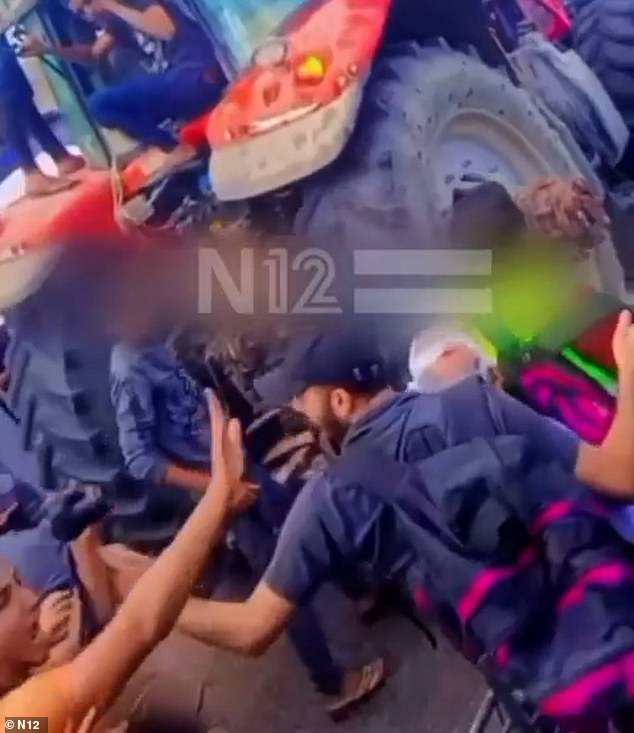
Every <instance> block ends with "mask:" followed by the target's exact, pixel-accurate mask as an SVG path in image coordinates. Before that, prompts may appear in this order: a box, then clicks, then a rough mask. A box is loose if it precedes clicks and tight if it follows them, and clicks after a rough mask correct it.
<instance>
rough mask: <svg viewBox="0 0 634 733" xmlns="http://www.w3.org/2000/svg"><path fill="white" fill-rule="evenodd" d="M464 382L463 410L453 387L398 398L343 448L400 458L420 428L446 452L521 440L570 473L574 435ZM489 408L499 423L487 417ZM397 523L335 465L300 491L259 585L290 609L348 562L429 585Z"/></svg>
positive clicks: (368, 418)
mask: <svg viewBox="0 0 634 733" xmlns="http://www.w3.org/2000/svg"><path fill="white" fill-rule="evenodd" d="M470 381H471V382H472V393H473V395H474V400H475V401H474V402H470V404H469V406H468V407H466V406H465V405H462V404H460V403H458V404H456V401H457V400H461V399H462V397H461V394H462V392H461V390H459V389H456V388H452V389H449V390H446V391H445V392H441V393H439V394H431V395H427V394H413V393H408V394H404V395H398V396H395V397H393V398H391V399H389V400H388V401H386V402H384V403H383V404H381V405H378V406H377V407H375V408H373V409H372V410H370V411H369V412H368V413H367V414H366V415H365V416H364V417H362V418H361V419H360V420H359V421H358V422H357V423H355V425H354V426H353V427H352V429H351V430H350V432H349V435H348V437H347V441H346V442H347V443H348V444H349V443H350V442H352V441H363V443H364V444H365V445H367V446H368V448H370V449H375V450H380V451H384V452H386V453H388V454H389V455H390V456H392V457H394V458H397V459H399V460H403V459H405V458H406V457H407V451H408V448H409V447H410V446H411V445H412V444H413V443H414V442H415V441H414V440H413V439H414V438H416V436H417V435H418V434H419V433H420V429H421V427H423V426H433V427H434V428H437V429H438V433H439V434H440V435H442V437H443V439H444V441H445V444H446V445H447V446H451V445H456V444H458V443H461V442H465V441H468V440H470V439H472V438H475V437H488V436H493V435H495V434H498V433H508V434H510V435H521V436H525V437H526V438H527V439H528V440H529V441H530V442H531V443H532V445H533V446H534V447H535V449H536V450H537V451H538V455H541V456H543V458H544V462H550V461H553V460H555V461H558V462H561V463H563V464H564V465H565V467H566V468H567V469H569V470H570V471H572V470H573V469H574V466H575V463H576V460H577V453H578V448H579V440H578V438H577V437H576V436H575V435H574V434H572V433H570V432H569V431H566V430H561V429H560V427H559V426H558V425H556V424H555V423H554V422H553V421H552V420H550V419H549V418H546V417H543V416H541V415H539V414H538V413H536V412H534V411H533V410H531V409H530V408H529V407H526V406H525V405H523V404H521V403H520V402H518V401H516V400H514V399H513V398H512V397H509V396H508V395H506V394H504V393H503V392H501V391H500V390H498V389H496V388H494V387H491V386H489V385H487V384H485V383H484V382H482V381H481V380H479V379H477V378H474V379H473V380H470ZM462 386H464V385H462ZM461 388H462V387H461ZM478 404H481V408H478V407H477V405H478ZM491 408H493V411H494V412H495V413H497V415H498V416H499V420H497V421H496V420H494V419H493V417H492V410H491ZM457 416H458V417H459V419H456V418H457ZM344 450H345V444H344ZM399 521H402V520H399V519H398V518H397V517H396V515H395V514H394V513H393V511H392V509H391V507H389V506H387V505H386V504H384V503H383V502H382V501H381V500H380V499H379V498H377V497H376V496H375V495H372V494H371V493H369V492H366V491H364V490H363V487H362V486H359V485H351V484H349V483H344V482H342V481H341V480H339V479H338V477H337V467H336V463H335V464H334V465H333V466H332V467H331V468H330V469H328V470H327V471H326V472H325V473H323V474H321V475H319V476H316V477H315V478H314V479H313V481H311V482H310V483H309V484H308V485H307V486H306V487H305V488H304V489H303V491H302V492H301V494H300V496H299V498H298V499H297V501H296V502H295V504H294V506H293V508H292V509H291V512H290V514H289V516H288V518H287V520H286V522H285V524H284V527H283V529H282V532H281V534H280V537H279V540H278V544H277V548H276V551H275V555H274V557H273V560H272V561H271V563H270V565H269V567H268V569H267V571H266V573H265V576H264V580H265V582H266V583H267V584H268V585H269V586H270V587H271V588H272V589H273V590H274V591H276V592H277V593H279V594H280V595H282V596H283V597H285V598H287V599H288V600H290V601H291V602H293V603H296V604H302V603H304V602H306V601H307V600H309V599H310V597H311V595H312V594H313V593H314V592H315V591H316V590H317V589H318V587H319V586H320V585H321V583H322V582H324V581H326V580H328V579H332V578H335V579H336V575H337V570H338V568H340V567H342V566H344V565H345V564H346V563H350V562H351V561H352V562H354V561H361V562H364V563H368V564H369V565H371V566H372V568H373V570H374V571H375V575H377V576H380V577H384V578H386V579H392V580H395V581H396V582H399V583H401V584H402V585H405V586H406V587H409V588H410V589H411V588H413V587H415V586H417V585H421V584H422V585H427V582H426V578H425V574H426V570H425V568H424V567H422V566H421V562H420V560H419V559H418V558H417V557H416V556H415V554H414V553H413V551H412V549H411V547H410V546H409V543H408V541H407V532H406V531H403V530H402V529H401V528H399V524H398V522H399Z"/></svg>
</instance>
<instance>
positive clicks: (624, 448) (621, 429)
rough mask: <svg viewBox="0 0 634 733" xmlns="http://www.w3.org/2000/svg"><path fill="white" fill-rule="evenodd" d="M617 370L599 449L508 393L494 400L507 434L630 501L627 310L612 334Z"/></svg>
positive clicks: (631, 383) (633, 398)
mask: <svg viewBox="0 0 634 733" xmlns="http://www.w3.org/2000/svg"><path fill="white" fill-rule="evenodd" d="M614 352H615V358H616V361H617V365H618V368H619V397H618V401H617V410H616V415H615V418H614V422H613V423H612V427H611V428H610V431H609V433H608V435H607V436H606V438H605V440H604V441H603V443H602V444H601V445H599V446H594V445H590V444H588V443H585V442H583V441H581V440H580V439H579V438H578V437H577V436H576V435H575V434H574V433H572V431H570V430H568V429H566V428H564V427H563V426H559V425H557V424H556V423H555V422H554V421H552V420H550V419H548V418H545V417H544V416H543V415H539V414H538V413H537V412H535V411H534V410H532V409H531V408H530V407H527V406H526V405H523V404H521V403H520V402H518V401H517V400H514V399H512V398H511V397H509V396H508V395H505V394H503V393H498V394H497V396H496V397H495V398H494V399H495V400H496V401H497V403H498V405H499V406H500V408H501V410H502V415H503V419H504V422H505V426H506V429H507V432H508V433H510V434H516V435H524V436H526V437H527V438H528V439H529V440H530V441H531V442H532V443H533V445H535V446H536V447H537V449H538V450H539V452H540V455H542V456H543V457H544V458H546V459H550V460H558V461H560V462H561V463H562V464H563V465H564V466H565V467H566V468H567V469H569V470H570V471H574V473H575V475H576V476H577V478H578V479H579V480H580V481H583V482H584V483H586V484H588V485H589V486H591V487H592V488H594V489H595V490H596V491H598V492H600V493H603V494H607V495H609V496H612V497H615V498H619V499H630V500H631V499H632V498H634V449H633V447H632V436H633V435H634V328H633V327H632V318H631V315H630V314H629V312H625V313H624V314H622V315H621V318H620V320H619V325H618V326H617V329H616V331H615V335H614Z"/></svg>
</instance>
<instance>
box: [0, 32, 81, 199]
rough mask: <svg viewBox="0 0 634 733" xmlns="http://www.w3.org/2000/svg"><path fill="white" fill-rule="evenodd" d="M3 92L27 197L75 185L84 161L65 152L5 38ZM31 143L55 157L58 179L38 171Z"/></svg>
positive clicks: (9, 139)
mask: <svg viewBox="0 0 634 733" xmlns="http://www.w3.org/2000/svg"><path fill="white" fill-rule="evenodd" d="M0 89H2V101H1V103H0V113H1V115H2V118H3V123H4V124H3V129H4V136H5V140H6V143H7V145H8V146H9V147H10V148H11V150H12V151H13V153H14V154H15V155H16V156H17V160H18V165H19V167H20V168H21V169H22V171H23V172H24V177H25V183H26V188H25V192H26V195H27V196H47V195H50V194H54V193H58V192H59V191H64V190H65V189H67V188H69V187H70V186H72V185H73V182H72V181H71V180H69V178H67V176H70V175H71V174H72V173H76V172H77V171H78V170H80V169H81V168H83V166H84V161H83V160H82V159H81V158H79V157H76V156H73V155H71V154H70V153H69V152H68V151H67V150H66V148H65V147H64V146H63V145H62V143H61V142H60V141H59V140H58V139H57V137H56V136H55V134H54V133H53V131H52V130H51V127H50V125H49V124H48V122H47V121H46V120H45V119H44V117H42V115H41V114H40V112H39V110H38V108H37V107H36V106H35V100H34V94H33V89H32V87H31V85H30V84H29V81H28V79H27V78H26V75H25V73H24V71H23V70H22V67H21V66H20V64H19V63H18V60H17V59H16V57H15V53H14V52H13V49H12V48H11V46H10V45H9V43H8V42H7V40H6V39H5V38H4V36H2V35H0ZM31 140H35V141H36V142H37V143H39V145H40V147H41V148H42V150H43V151H44V152H45V153H48V154H49V155H50V156H51V158H53V160H54V162H55V164H56V166H57V170H58V173H59V178H54V177H52V176H47V175H46V174H45V173H43V172H42V171H41V170H40V169H39V167H38V165H37V163H36V162H35V157H34V155H33V151H32V150H31Z"/></svg>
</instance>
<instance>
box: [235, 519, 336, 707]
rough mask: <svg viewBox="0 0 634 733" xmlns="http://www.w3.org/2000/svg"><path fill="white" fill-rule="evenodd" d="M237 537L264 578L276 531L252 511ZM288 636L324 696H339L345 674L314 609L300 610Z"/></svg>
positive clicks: (237, 524) (238, 523)
mask: <svg viewBox="0 0 634 733" xmlns="http://www.w3.org/2000/svg"><path fill="white" fill-rule="evenodd" d="M233 533H234V536H235V538H236V542H237V545H238V549H239V550H240V552H241V553H242V554H243V555H244V557H245V558H246V560H247V563H248V564H249V566H250V568H251V570H252V572H253V573H255V574H256V575H257V577H258V578H260V577H261V576H262V575H263V573H264V571H265V570H266V567H267V565H268V563H269V560H270V559H271V557H272V556H273V552H274V550H275V543H276V539H275V535H274V534H273V531H272V530H271V529H270V528H269V527H268V526H267V524H266V523H265V522H264V521H263V520H262V519H261V518H260V517H259V516H258V513H257V511H253V510H252V511H249V512H248V513H247V514H245V515H243V516H241V517H239V518H238V519H237V520H236V522H235V523H234V526H233ZM287 634H288V638H289V640H290V642H291V644H292V646H293V648H294V649H295V652H296V654H297V656H298V657H299V659H300V661H301V662H302V664H303V665H304V667H306V669H307V670H308V673H309V675H310V678H311V680H312V681H313V683H314V684H315V686H316V687H317V689H318V690H319V691H320V692H321V693H323V694H324V695H335V694H337V693H339V691H340V690H341V683H342V671H341V669H340V667H339V666H338V665H337V664H336V662H335V661H334V659H333V657H332V655H331V653H330V649H329V648H328V642H327V640H326V636H325V634H324V631H323V629H322V627H321V623H320V620H319V617H318V615H317V613H316V611H315V610H314V608H313V607H312V606H311V605H306V606H302V607H300V608H299V609H298V610H297V613H296V614H295V617H294V619H293V621H292V622H291V624H290V626H289V627H288V629H287Z"/></svg>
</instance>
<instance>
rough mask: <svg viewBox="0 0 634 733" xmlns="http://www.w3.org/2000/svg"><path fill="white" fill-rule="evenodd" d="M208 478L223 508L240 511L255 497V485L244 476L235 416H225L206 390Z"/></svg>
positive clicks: (240, 443)
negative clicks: (209, 475)
mask: <svg viewBox="0 0 634 733" xmlns="http://www.w3.org/2000/svg"><path fill="white" fill-rule="evenodd" d="M209 414H210V419H211V482H210V484H209V488H208V490H209V491H213V492H214V493H215V494H216V495H218V496H222V497H223V501H224V502H225V504H226V507H227V510H228V511H229V512H230V513H232V514H235V513H240V512H242V511H244V510H245V509H247V508H248V507H249V506H251V505H252V504H253V503H254V502H255V501H256V499H257V494H258V488H259V487H258V485H257V484H255V483H252V482H250V481H248V480H245V478H244V474H245V467H246V464H245V459H244V444H243V441H242V428H241V426H240V422H239V420H235V419H234V420H229V419H227V416H226V415H225V412H224V410H223V408H222V405H221V404H220V402H219V401H218V399H217V398H216V397H215V396H214V395H213V394H210V396H209Z"/></svg>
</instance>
